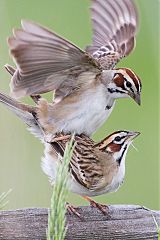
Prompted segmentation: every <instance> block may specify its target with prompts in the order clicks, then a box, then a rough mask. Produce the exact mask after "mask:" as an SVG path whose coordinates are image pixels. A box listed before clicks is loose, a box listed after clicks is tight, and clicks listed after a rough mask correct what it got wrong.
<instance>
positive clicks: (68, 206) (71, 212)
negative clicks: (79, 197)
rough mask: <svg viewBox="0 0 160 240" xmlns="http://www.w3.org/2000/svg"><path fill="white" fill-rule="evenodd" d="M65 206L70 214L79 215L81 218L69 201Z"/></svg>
mask: <svg viewBox="0 0 160 240" xmlns="http://www.w3.org/2000/svg"><path fill="white" fill-rule="evenodd" d="M66 208H67V210H68V212H69V213H70V214H75V215H76V216H77V217H79V218H80V219H81V220H82V217H81V215H80V213H79V212H77V210H76V207H74V206H72V205H70V204H69V203H66Z"/></svg>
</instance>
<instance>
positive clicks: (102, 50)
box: [86, 0, 138, 69]
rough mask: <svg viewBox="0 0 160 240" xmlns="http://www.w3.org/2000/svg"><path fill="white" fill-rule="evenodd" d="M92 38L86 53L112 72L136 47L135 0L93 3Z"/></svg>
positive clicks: (98, 0)
mask: <svg viewBox="0 0 160 240" xmlns="http://www.w3.org/2000/svg"><path fill="white" fill-rule="evenodd" d="M91 15H92V25H93V39H92V45H91V46H89V47H87V48H86V50H87V52H89V53H90V54H92V56H93V57H94V58H95V59H96V60H98V61H99V63H100V64H101V66H102V68H103V69H112V68H113V67H114V66H115V64H116V63H117V62H118V61H120V59H121V58H123V57H125V56H128V55H129V54H130V52H131V51H132V50H133V49H134V46H135V36H136V33H137V30H138V13H137V9H136V6H135V4H134V3H133V1H132V0H114V1H113V0H92V5H91Z"/></svg>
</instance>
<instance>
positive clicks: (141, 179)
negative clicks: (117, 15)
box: [0, 0, 160, 209]
mask: <svg viewBox="0 0 160 240" xmlns="http://www.w3.org/2000/svg"><path fill="white" fill-rule="evenodd" d="M136 3H137V5H138V9H139V13H140V29H139V33H138V36H137V46H136V49H135V51H134V52H133V53H132V54H131V55H130V56H129V57H128V58H126V59H124V60H123V61H122V62H121V63H120V64H119V66H121V67H124V66H126V67H129V68H132V69H133V70H134V71H135V72H136V73H137V74H138V75H139V76H140V77H141V79H142V83H143V91H142V106H141V107H139V106H138V105H136V104H135V103H134V102H133V101H132V100H130V99H128V100H127V99H124V100H119V101H117V104H116V107H115V109H114V111H113V113H112V114H111V116H110V118H109V120H108V121H107V122H106V123H105V124H104V126H103V127H102V128H101V129H99V130H98V131H97V133H96V134H94V136H93V138H94V139H95V140H96V141H98V140H100V139H102V138H103V137H105V136H106V135H107V134H109V133H111V132H113V131H115V130H118V129H119V130H120V129H128V130H137V131H140V132H141V135H140V137H139V138H137V139H136V141H135V143H134V145H135V146H136V148H137V149H138V151H135V149H133V148H132V147H130V150H129V152H128V154H127V159H126V178H125V182H124V184H123V186H122V187H121V188H120V189H119V190H118V191H117V192H116V193H112V194H108V195H103V196H99V197H96V198H95V199H96V200H97V201H99V202H102V203H108V204H140V205H145V206H146V207H149V208H152V209H158V208H159V207H160V201H159V198H160V190H159V183H160V179H159V172H160V167H159V160H160V159H159V142H158V134H159V132H158V123H159V122H158V113H159V99H158V86H159V85H158V68H159V62H158V53H159V52H158V41H159V38H158V7H159V1H158V0H154V1H153V0H152V1H149V0H148V1H146V0H138V1H137V2H136ZM89 4H90V3H89V1H88V0H45V1H39V0H34V1H33V0H0V91H2V92H5V93H9V79H10V76H9V74H8V73H6V72H5V70H4V67H3V66H4V64H5V63H10V64H13V62H12V59H11V58H10V57H9V53H8V48H7V43H6V38H7V37H8V36H10V35H11V34H12V33H11V31H12V28H13V27H20V20H21V19H30V20H34V21H36V22H39V23H41V24H42V25H45V26H47V27H49V28H50V29H52V30H54V31H56V32H57V33H59V34H61V35H62V36H64V37H66V38H68V39H69V40H71V41H72V42H74V43H75V44H77V45H78V46H80V47H82V48H84V47H85V46H86V45H88V44H89V43H90V42H91V24H90V18H89V16H90V15H89ZM24 100H25V101H26V102H28V103H31V101H30V100H28V99H24ZM88 124H89V123H88ZM42 153H43V146H42V145H41V143H40V142H39V141H38V140H37V139H36V138H34V136H32V135H31V134H30V133H29V132H28V131H27V130H26V127H25V125H24V124H23V123H22V122H21V121H20V120H19V119H18V118H17V117H16V116H14V115H13V114H12V113H11V112H10V111H8V110H7V109H6V108H5V107H4V106H2V105H0V193H1V192H3V191H7V190H8V189H10V188H12V189H13V191H12V193H10V195H9V196H8V198H9V204H8V205H7V209H16V208H21V207H35V206H36V207H48V206H49V204H50V196H51V192H52V189H51V187H50V185H49V183H48V179H47V177H46V176H45V175H44V174H43V172H42V171H41V168H40V159H41V156H42ZM69 201H70V202H71V203H73V204H77V205H85V204H87V203H86V202H85V201H83V200H82V199H81V198H80V197H78V196H77V195H74V194H70V195H69Z"/></svg>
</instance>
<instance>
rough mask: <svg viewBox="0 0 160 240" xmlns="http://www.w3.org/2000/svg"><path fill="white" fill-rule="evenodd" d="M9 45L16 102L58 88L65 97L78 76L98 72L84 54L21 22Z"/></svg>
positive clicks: (93, 61) (48, 33) (73, 46)
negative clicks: (14, 65)
mask: <svg viewBox="0 0 160 240" xmlns="http://www.w3.org/2000/svg"><path fill="white" fill-rule="evenodd" d="M8 43H9V48H10V51H11V55H12V56H13V58H14V60H15V62H16V65H17V70H16V72H15V73H14V75H13V77H12V79H11V84H10V87H11V93H12V95H13V96H14V97H16V98H18V97H23V96H26V95H31V94H39V93H44V92H48V91H51V90H58V89H61V85H63V91H62V93H61V94H62V95H67V94H69V93H70V91H71V88H74V87H76V86H77V81H76V80H77V79H78V76H79V75H80V74H82V73H84V72H88V71H90V72H95V73H96V72H98V71H99V65H98V63H97V62H96V60H94V59H93V58H92V57H90V56H89V55H88V54H86V53H85V52H84V51H82V50H81V49H79V48H78V47H76V46H75V45H74V44H72V43H70V42H69V41H67V40H65V39H63V38H62V37H60V36H58V35H56V34H55V33H53V32H51V31H49V30H47V29H46V28H44V27H41V26H39V25H37V24H35V23H32V22H28V21H22V29H20V30H15V31H14V37H11V38H9V39H8ZM65 86H66V89H65ZM59 94H60V93H59Z"/></svg>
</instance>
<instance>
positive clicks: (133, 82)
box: [108, 68, 142, 105]
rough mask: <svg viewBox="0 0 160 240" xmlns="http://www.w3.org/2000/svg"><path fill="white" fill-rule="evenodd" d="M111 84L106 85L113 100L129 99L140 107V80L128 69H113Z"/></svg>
mask: <svg viewBox="0 0 160 240" xmlns="http://www.w3.org/2000/svg"><path fill="white" fill-rule="evenodd" d="M113 72H114V75H113V79H112V82H111V83H110V84H109V85H108V92H109V93H110V94H113V95H112V96H113V97H114V98H124V97H128V96H129V97H131V98H133V99H134V100H135V102H136V103H137V104H139V105H140V103H141V100H140V97H141V88H142V85H141V81H140V78H139V77H138V76H137V75H136V74H135V73H134V72H133V71H132V70H131V69H129V68H117V69H113Z"/></svg>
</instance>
